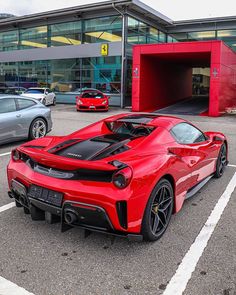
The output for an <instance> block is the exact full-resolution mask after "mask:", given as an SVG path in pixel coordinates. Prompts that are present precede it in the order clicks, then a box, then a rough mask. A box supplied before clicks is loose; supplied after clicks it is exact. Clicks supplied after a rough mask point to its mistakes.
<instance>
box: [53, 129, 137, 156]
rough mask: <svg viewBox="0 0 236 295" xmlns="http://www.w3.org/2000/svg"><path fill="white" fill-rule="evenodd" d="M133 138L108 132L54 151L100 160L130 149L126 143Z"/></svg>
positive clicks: (65, 154) (62, 154) (57, 153)
mask: <svg viewBox="0 0 236 295" xmlns="http://www.w3.org/2000/svg"><path fill="white" fill-rule="evenodd" d="M133 138H134V137H133V136H130V135H126V134H122V135H121V134H107V135H103V136H98V137H94V138H91V139H87V140H83V141H79V142H76V143H74V144H72V145H70V146H67V147H65V148H61V149H60V150H57V151H56V152H54V153H55V154H56V155H59V156H63V157H67V158H72V159H78V160H91V161H92V160H100V159H103V158H106V157H109V156H111V155H115V154H118V153H122V152H124V151H126V150H128V149H129V148H128V147H127V146H126V144H127V143H128V142H130V140H132V139H133ZM52 150H53V149H52Z"/></svg>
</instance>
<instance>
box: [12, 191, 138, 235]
mask: <svg viewBox="0 0 236 295" xmlns="http://www.w3.org/2000/svg"><path fill="white" fill-rule="evenodd" d="M8 195H9V197H10V198H14V199H15V200H16V201H17V202H18V203H19V204H20V205H21V206H22V207H26V208H27V209H29V211H30V212H31V208H32V207H34V208H37V210H38V209H39V210H40V212H42V211H43V212H45V213H46V212H47V214H48V213H49V214H51V215H57V216H59V217H60V222H61V231H62V232H64V231H66V230H68V229H70V228H72V227H78V228H81V229H84V230H86V232H87V233H88V232H89V233H90V232H98V233H102V234H106V235H111V236H114V237H121V238H127V239H129V240H132V241H142V240H143V237H142V235H140V234H136V233H127V232H123V231H117V230H115V229H114V227H113V225H112V222H111V220H110V218H109V217H108V215H107V213H106V211H105V210H104V209H103V208H102V207H99V206H94V205H91V204H86V203H81V202H74V201H65V202H63V205H62V206H61V207H58V206H54V205H52V204H48V203H45V202H42V201H40V200H37V199H35V198H33V197H32V196H30V194H29V193H28V190H27V188H26V194H23V195H22V194H21V195H20V194H19V193H17V192H16V191H14V190H13V189H12V190H11V191H9V192H8ZM68 214H70V215H69V216H74V219H73V218H72V219H68V217H67V215H68Z"/></svg>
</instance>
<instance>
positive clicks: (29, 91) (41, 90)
mask: <svg viewBox="0 0 236 295" xmlns="http://www.w3.org/2000/svg"><path fill="white" fill-rule="evenodd" d="M25 93H32V94H42V93H44V89H28V90H26V91H25Z"/></svg>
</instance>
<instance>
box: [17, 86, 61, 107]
mask: <svg viewBox="0 0 236 295" xmlns="http://www.w3.org/2000/svg"><path fill="white" fill-rule="evenodd" d="M22 95H23V96H27V97H31V98H34V99H36V100H38V101H40V102H41V103H42V104H44V105H56V94H55V93H54V92H52V91H51V90H50V89H49V88H37V87H31V88H28V89H27V90H26V91H25V92H24V93H23V94H22Z"/></svg>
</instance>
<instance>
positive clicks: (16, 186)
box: [11, 179, 27, 196]
mask: <svg viewBox="0 0 236 295" xmlns="http://www.w3.org/2000/svg"><path fill="white" fill-rule="evenodd" d="M11 189H12V190H13V191H14V193H16V194H17V195H18V196H26V195H27V191H26V187H25V186H24V185H23V184H22V183H20V182H18V181H16V180H15V179H13V180H12V182H11Z"/></svg>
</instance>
